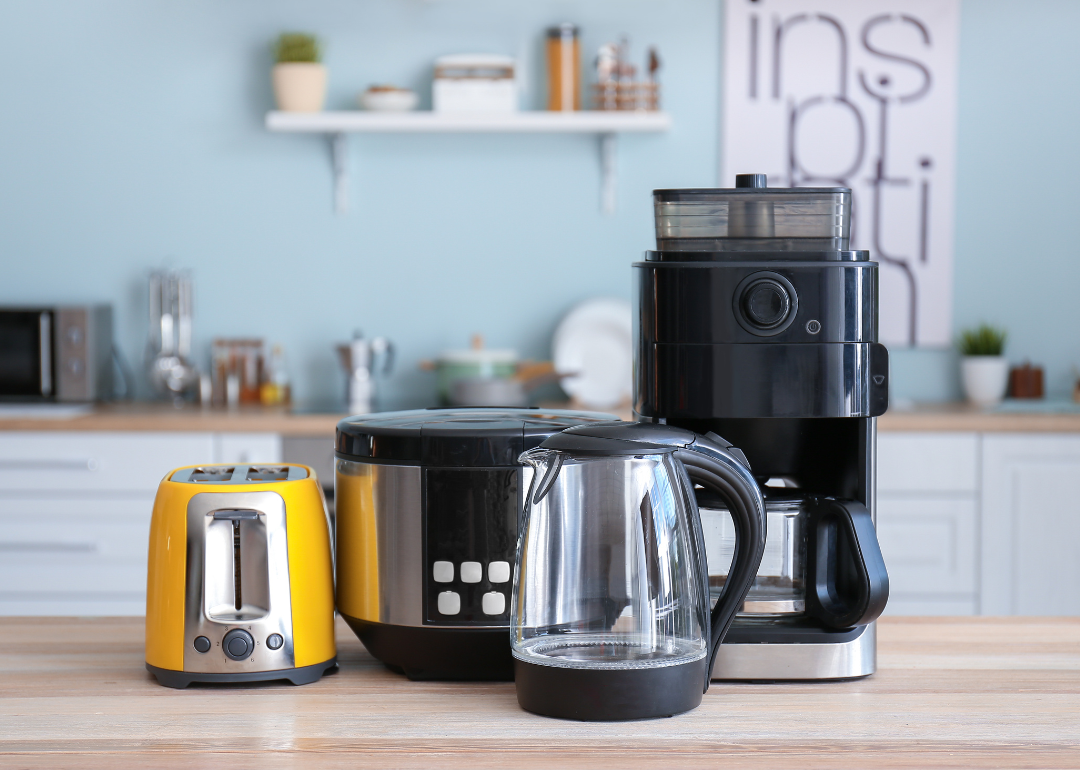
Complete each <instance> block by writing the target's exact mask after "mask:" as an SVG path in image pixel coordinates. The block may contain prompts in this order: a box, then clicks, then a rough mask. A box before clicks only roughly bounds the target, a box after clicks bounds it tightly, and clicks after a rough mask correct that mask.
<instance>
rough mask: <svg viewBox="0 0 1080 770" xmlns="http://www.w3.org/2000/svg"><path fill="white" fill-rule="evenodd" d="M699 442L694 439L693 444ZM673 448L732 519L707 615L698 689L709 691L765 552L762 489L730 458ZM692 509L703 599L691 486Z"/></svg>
mask: <svg viewBox="0 0 1080 770" xmlns="http://www.w3.org/2000/svg"><path fill="white" fill-rule="evenodd" d="M697 443H698V442H695V444H697ZM693 446H694V445H691V447H689V448H684V449H678V450H676V451H675V458H676V459H678V460H679V461H680V462H681V463H682V464H683V467H684V468H685V469H686V475H687V476H688V477H689V478H690V481H692V482H694V483H696V484H700V485H701V486H703V487H705V488H706V489H707V490H709V491H710V492H713V493H715V494H717V495H719V496H720V498H721V499H722V500H724V501H725V502H726V503H727V504H728V510H729V511H730V512H731V520H732V522H733V523H734V524H735V556H734V558H733V559H732V563H731V569H730V570H729V571H728V577H727V581H726V582H725V583H724V591H723V593H722V594H721V595H720V598H719V599H717V601H716V606H715V607H713V608H712V613H711V615H710V617H709V646H708V666H707V667H706V669H705V685H704V689H703V690H702V691H703V692H708V689H709V679H710V678H711V676H712V669H713V664H714V663H715V661H716V653H717V652H719V651H720V643H721V642H723V641H724V636H725V635H727V631H728V628H729V627H730V626H731V621H733V620H734V619H735V615H736V614H737V613H738V612H739V610H740V609H741V608H742V603H743V600H744V599H745V598H746V594H747V593H749V591H750V587H751V586H752V585H753V583H754V577H755V576H756V575H757V571H758V566H760V564H761V557H762V554H764V553H765V502H764V500H763V499H762V497H761V490H760V489H759V488H758V486H757V484H756V482H754V479H753V476H752V475H751V474H750V469H749V468H747V467H746V466H744V465H742V464H741V463H739V462H738V461H737V460H735V459H730V460H728V461H726V462H725V461H722V460H721V459H719V458H717V457H716V456H715V455H714V454H713V453H711V452H710V453H706V452H703V451H699V450H696V449H694V448H693ZM688 497H689V500H690V503H691V504H692V505H693V506H694V515H693V516H691V517H690V519H691V526H692V527H693V528H694V533H693V535H694V541H695V543H696V544H697V547H698V549H699V552H700V554H701V559H700V562H701V564H702V572H703V573H704V574H703V576H702V578H703V581H704V586H705V596H706V601H708V591H709V568H708V563H707V561H706V558H705V547H704V542H705V538H704V536H703V534H702V528H701V514H700V512H699V511H698V508H697V503H696V502H695V498H694V490H693V489H692V488H691V489H690V490H688Z"/></svg>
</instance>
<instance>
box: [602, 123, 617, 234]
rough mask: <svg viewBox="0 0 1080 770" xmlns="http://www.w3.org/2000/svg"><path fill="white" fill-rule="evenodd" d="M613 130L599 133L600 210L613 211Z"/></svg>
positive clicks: (614, 140)
mask: <svg viewBox="0 0 1080 770" xmlns="http://www.w3.org/2000/svg"><path fill="white" fill-rule="evenodd" d="M616 136H617V135H616V134H615V133H614V132H611V133H605V134H600V211H602V212H603V213H604V214H614V213H615V149H616V146H617V145H616V141H617V139H616Z"/></svg>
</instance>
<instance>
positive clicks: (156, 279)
mask: <svg viewBox="0 0 1080 770" xmlns="http://www.w3.org/2000/svg"><path fill="white" fill-rule="evenodd" d="M191 323H192V285H191V276H190V274H189V273H187V272H185V271H177V272H168V271H166V272H155V273H152V274H151V275H150V342H149V346H148V364H147V373H148V375H149V378H150V384H151V385H152V386H153V388H154V390H156V391H157V392H158V393H161V394H162V395H167V396H171V397H172V399H173V400H174V401H176V402H180V401H183V399H184V397H185V395H186V394H187V393H188V391H189V390H191V388H192V387H193V386H194V385H195V384H196V383H198V381H199V370H198V369H197V368H196V367H195V365H194V364H193V363H192V360H191Z"/></svg>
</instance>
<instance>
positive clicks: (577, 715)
mask: <svg viewBox="0 0 1080 770" xmlns="http://www.w3.org/2000/svg"><path fill="white" fill-rule="evenodd" d="M708 663H709V661H708V657H707V656H703V657H701V658H700V659H698V660H695V661H692V662H690V663H680V664H676V665H673V666H661V667H658V668H637V669H622V670H612V669H585V668H562V667H559V666H543V665H539V664H536V663H527V662H525V661H523V660H519V659H515V660H514V678H515V681H516V683H517V696H518V704H519V705H520V706H521V707H522V708H523V709H525V710H526V711H531V712H532V713H534V714H539V715H540V716H545V717H555V718H557V719H575V720H578V721H587V722H618V721H625V720H630V719H656V718H658V717H670V716H674V715H675V714H681V713H682V712H684V711H690V710H691V709H693V708H696V707H697V706H698V705H699V704H700V703H701V696H702V694H703V693H702V686H701V685H702V682H704V681H705V670H706V668H708Z"/></svg>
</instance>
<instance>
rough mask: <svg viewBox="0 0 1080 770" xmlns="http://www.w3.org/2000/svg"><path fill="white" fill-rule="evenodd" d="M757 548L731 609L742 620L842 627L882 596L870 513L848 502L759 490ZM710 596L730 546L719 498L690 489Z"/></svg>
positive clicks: (719, 584)
mask: <svg viewBox="0 0 1080 770" xmlns="http://www.w3.org/2000/svg"><path fill="white" fill-rule="evenodd" d="M764 495H765V511H766V531H767V532H768V535H767V538H766V541H765V550H764V553H763V555H762V557H761V564H760V565H759V567H758V571H757V575H756V576H755V577H754V582H753V585H752V586H751V587H750V590H749V591H748V592H747V594H746V598H745V600H744V601H743V605H742V607H741V608H740V610H739V613H738V615H739V619H740V623H741V622H744V621H750V622H753V621H754V620H758V621H761V622H768V623H776V622H784V621H785V620H791V621H799V620H802V619H805V618H807V617H809V618H812V619H814V620H816V621H818V622H820V623H821V624H822V625H824V626H826V627H829V628H835V629H845V628H851V627H852V626H856V625H864V624H866V623H869V622H871V621H872V620H874V619H876V618H877V617H878V616H879V615H880V614H881V612H882V610H883V609H884V608H885V601H886V599H887V597H888V575H887V573H886V571H885V563H884V561H883V560H882V557H881V549H880V547H879V545H878V541H877V536H876V533H875V530H874V526H873V522H872V521H871V520H870V514H869V512H868V511H867V510H866V508H865V507H864V506H863V505H862V504H861V503H858V502H856V501H853V500H837V499H835V498H832V497H825V496H822V495H811V494H800V493H799V492H798V490H796V489H784V488H770V487H766V488H765V489H764ZM697 501H698V507H699V510H700V512H701V525H702V533H703V536H704V539H705V551H706V554H707V560H708V564H709V591H710V595H711V600H712V601H717V600H718V599H719V597H720V596H722V595H723V592H724V586H725V585H726V583H727V580H728V574H729V571H730V565H731V564H732V561H733V558H734V555H735V551H736V548H737V538H736V534H735V525H734V520H733V519H732V517H731V514H730V511H729V510H728V506H727V504H726V502H725V501H724V500H723V499H722V498H721V497H719V496H718V495H715V494H713V493H711V492H709V491H706V490H698V493H697Z"/></svg>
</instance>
